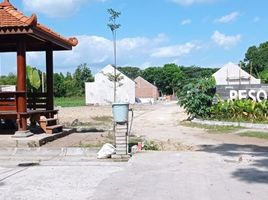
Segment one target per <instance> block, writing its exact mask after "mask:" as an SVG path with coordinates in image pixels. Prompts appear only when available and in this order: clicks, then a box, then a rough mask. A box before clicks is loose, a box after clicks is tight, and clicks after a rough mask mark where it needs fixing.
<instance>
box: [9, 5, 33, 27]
mask: <svg viewBox="0 0 268 200" xmlns="http://www.w3.org/2000/svg"><path fill="white" fill-rule="evenodd" d="M4 10H6V11H7V13H9V14H10V15H11V16H13V17H15V18H16V19H18V20H19V21H20V22H22V23H23V24H25V25H27V26H29V25H33V26H36V24H37V16H36V14H32V16H31V17H27V16H25V15H24V14H23V13H22V12H21V11H19V10H18V9H17V8H15V7H14V6H13V5H11V4H10V6H7V7H5V8H4Z"/></svg>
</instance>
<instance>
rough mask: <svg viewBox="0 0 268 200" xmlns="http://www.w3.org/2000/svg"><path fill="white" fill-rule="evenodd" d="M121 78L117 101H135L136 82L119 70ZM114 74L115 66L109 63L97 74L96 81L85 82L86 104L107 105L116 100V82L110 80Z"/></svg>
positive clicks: (118, 84) (131, 102)
mask: <svg viewBox="0 0 268 200" xmlns="http://www.w3.org/2000/svg"><path fill="white" fill-rule="evenodd" d="M116 73H117V74H120V78H121V80H120V81H119V83H117V91H116V101H117V102H128V103H130V104H134V103H135V82H134V81H133V80H131V79H130V78H128V77H127V76H125V75H124V74H122V73H121V72H120V71H119V70H117V71H116ZM113 74H114V67H113V66H112V65H107V66H106V67H105V68H103V69H102V70H101V71H100V72H99V73H97V74H96V75H95V81H94V82H90V83H85V88H86V89H85V90H86V104H87V105H90V104H94V105H96V104H98V105H105V104H111V103H113V101H114V82H113V81H111V80H109V76H111V75H113Z"/></svg>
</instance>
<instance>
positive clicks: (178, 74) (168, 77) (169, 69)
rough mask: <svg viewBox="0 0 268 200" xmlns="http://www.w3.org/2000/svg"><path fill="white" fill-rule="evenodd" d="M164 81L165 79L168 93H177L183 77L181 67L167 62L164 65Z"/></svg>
mask: <svg viewBox="0 0 268 200" xmlns="http://www.w3.org/2000/svg"><path fill="white" fill-rule="evenodd" d="M163 73H164V76H163V77H164V81H165V85H166V87H165V92H166V94H172V95H175V93H176V91H177V90H178V87H179V85H180V82H181V81H182V79H183V76H184V75H183V72H182V70H181V69H180V67H179V66H178V65H176V64H174V63H172V64H165V65H164V67H163Z"/></svg>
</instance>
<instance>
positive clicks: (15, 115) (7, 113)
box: [0, 0, 78, 137]
mask: <svg viewBox="0 0 268 200" xmlns="http://www.w3.org/2000/svg"><path fill="white" fill-rule="evenodd" d="M77 44H78V40H77V39H76V38H68V39H67V38H65V37H62V36H60V35H59V34H57V33H56V32H54V31H52V30H51V29H49V28H47V27H45V26H43V25H41V24H39V23H38V22H37V16H36V15H35V14H33V15H32V16H31V17H27V16H25V15H24V14H23V13H21V12H19V11H18V10H17V9H16V8H15V7H14V6H13V5H12V4H11V3H10V2H9V0H3V1H2V2H1V3H0V52H16V53H17V87H16V92H0V119H12V120H16V123H17V126H18V131H17V132H16V133H15V136H18V137H20V136H21V137H23V136H29V135H30V134H31V133H30V132H29V131H28V128H27V119H29V118H31V120H34V121H36V122H37V123H39V124H40V126H41V127H42V128H43V129H45V130H44V131H45V132H47V133H53V132H54V131H55V130H57V129H58V130H59V129H61V127H62V126H60V125H57V124H55V123H54V121H55V120H54V115H55V114H57V112H58V111H57V110H54V102H53V51H60V50H72V47H74V46H76V45H77ZM27 51H44V52H45V53H46V54H45V55H46V85H47V87H46V91H45V92H43V93H35V94H33V93H27V88H26V52H27ZM41 116H45V117H46V118H44V119H46V120H45V121H42V119H43V118H42V117H41Z"/></svg>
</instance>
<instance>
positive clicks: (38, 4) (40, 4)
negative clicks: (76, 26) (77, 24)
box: [23, 0, 106, 17]
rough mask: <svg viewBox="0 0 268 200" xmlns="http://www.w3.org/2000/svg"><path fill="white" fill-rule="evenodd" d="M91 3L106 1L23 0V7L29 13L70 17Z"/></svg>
mask: <svg viewBox="0 0 268 200" xmlns="http://www.w3.org/2000/svg"><path fill="white" fill-rule="evenodd" d="M91 1H99V2H104V1H106V0H23V6H24V8H25V9H26V10H28V11H31V12H37V13H42V14H45V15H47V16H50V17H69V16H72V15H73V14H74V13H76V12H77V11H78V10H79V9H80V7H81V6H82V5H83V4H85V3H87V2H91Z"/></svg>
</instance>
